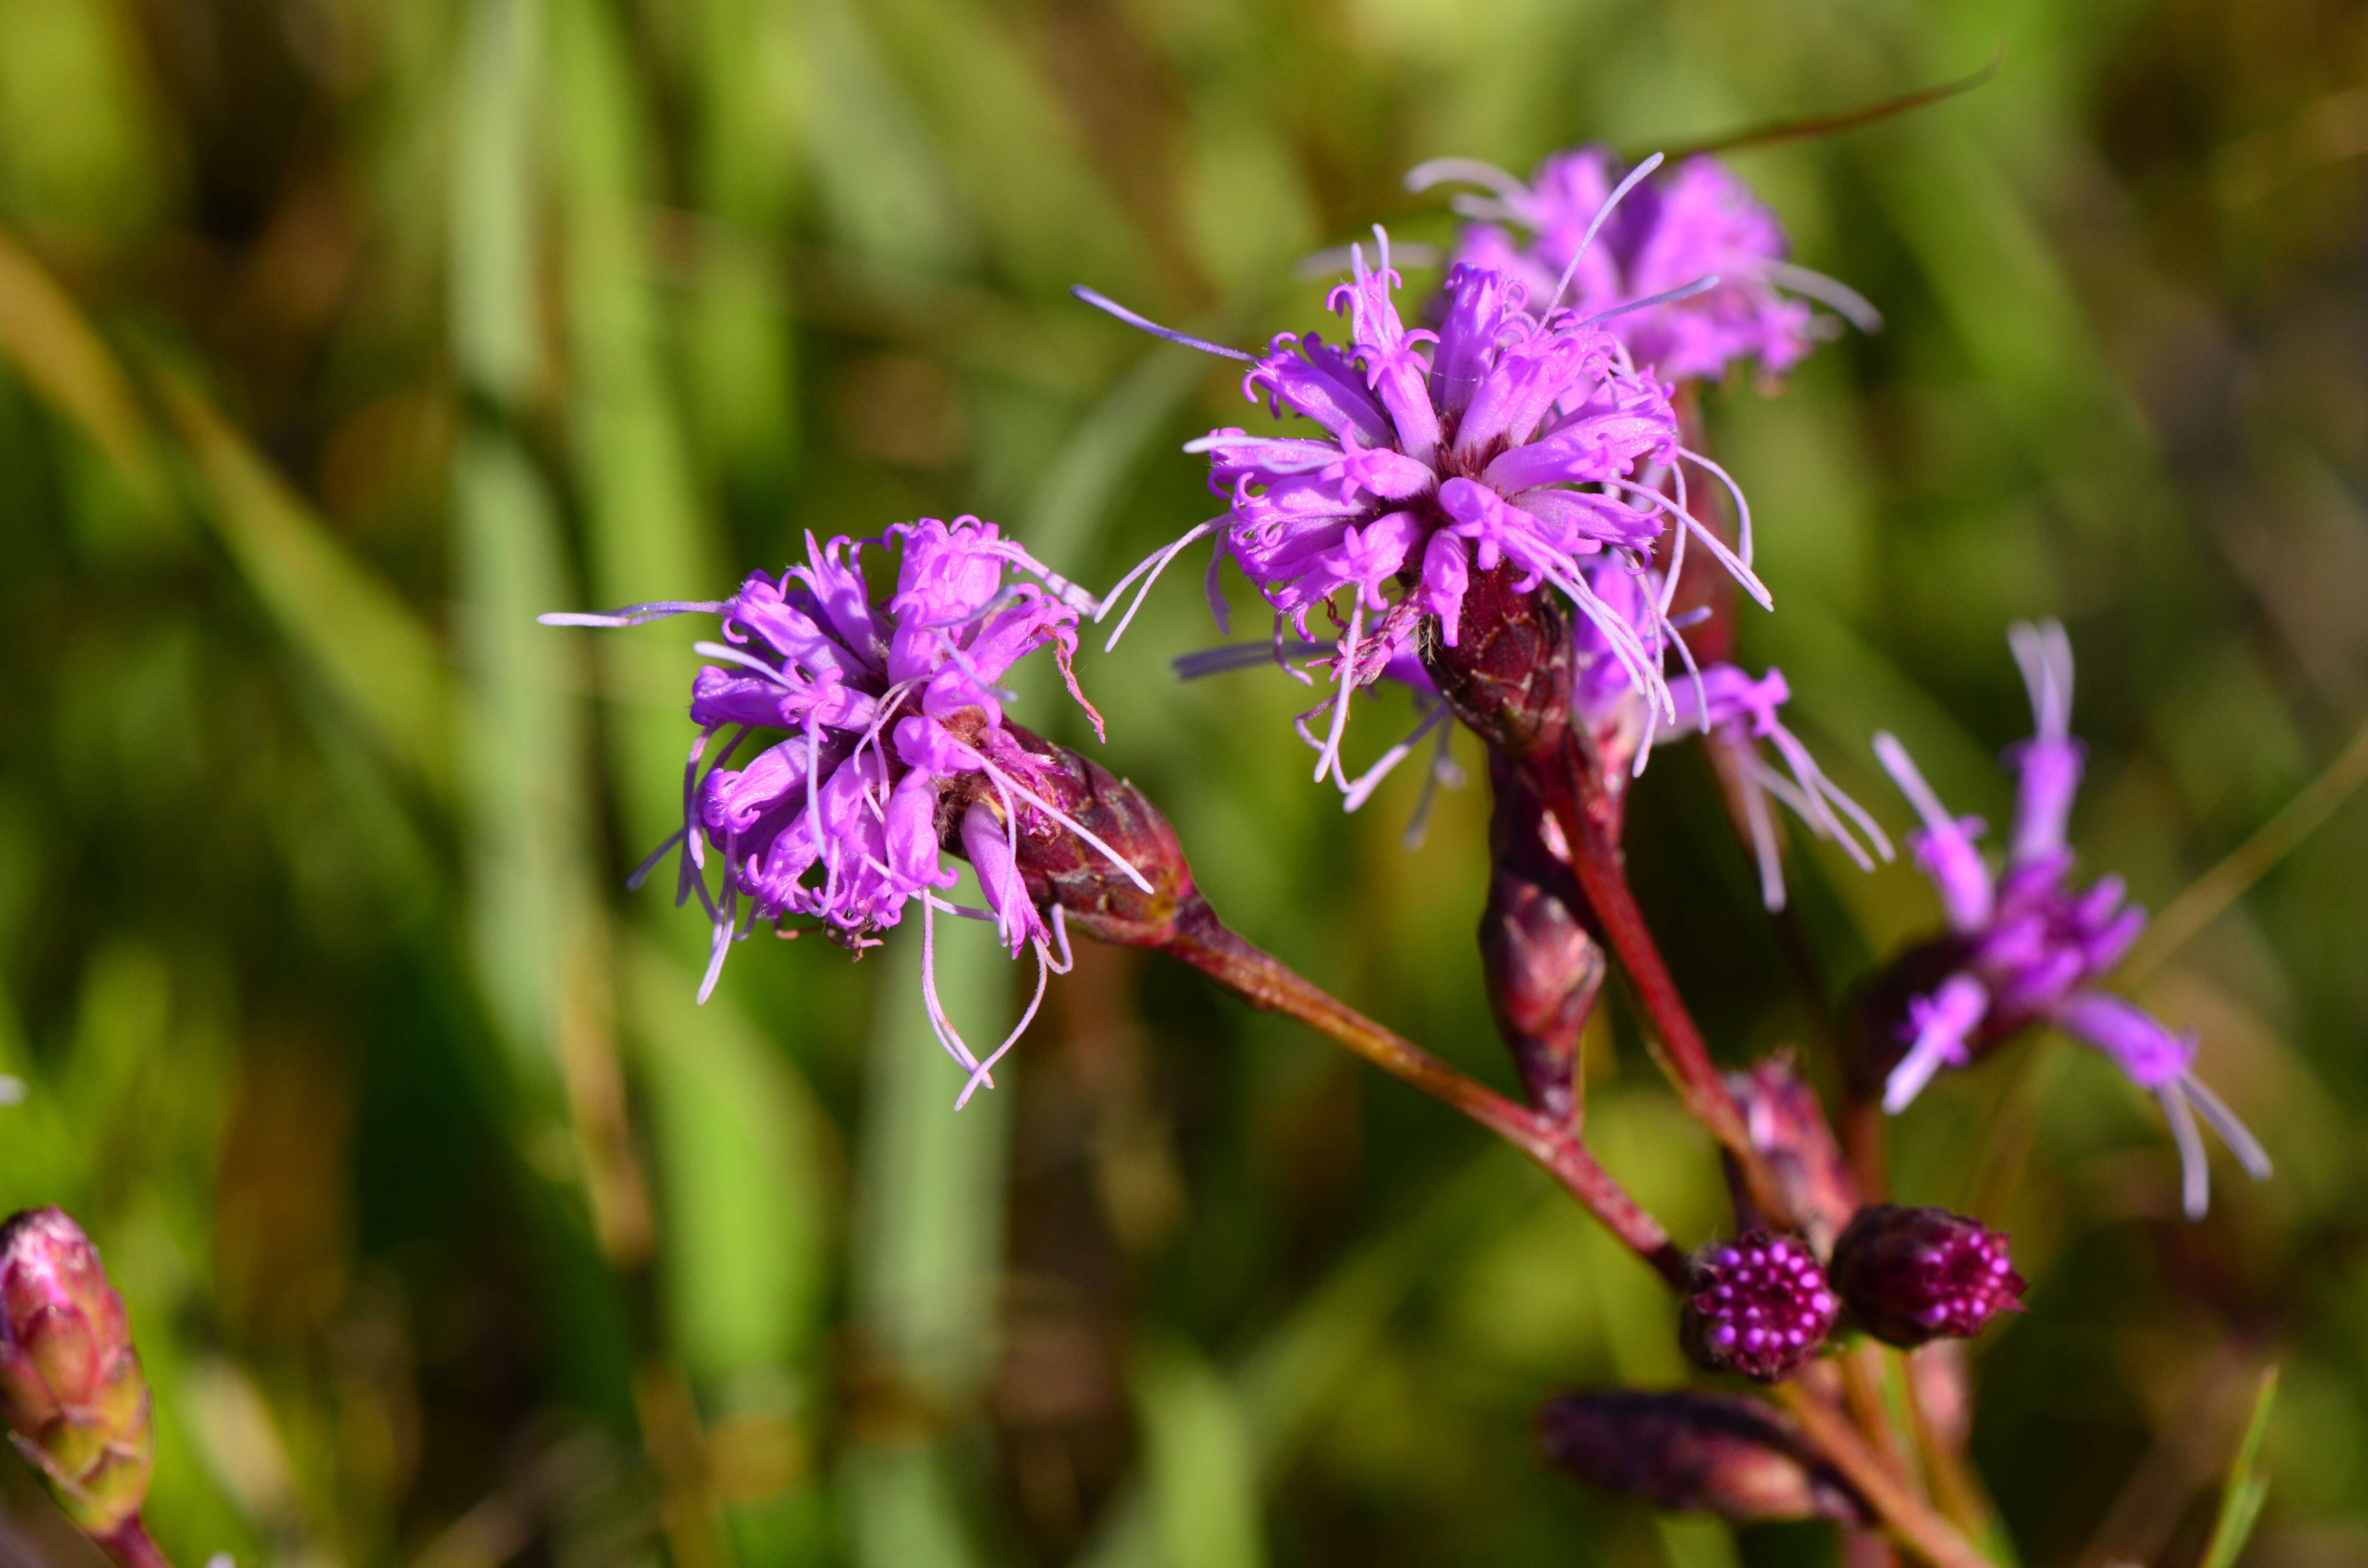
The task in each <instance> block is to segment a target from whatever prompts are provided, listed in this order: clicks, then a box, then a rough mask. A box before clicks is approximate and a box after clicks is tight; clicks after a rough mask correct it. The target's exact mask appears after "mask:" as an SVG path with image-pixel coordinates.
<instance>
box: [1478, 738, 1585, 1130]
mask: <svg viewBox="0 0 2368 1568" xmlns="http://www.w3.org/2000/svg"><path fill="white" fill-rule="evenodd" d="M1489 771H1490V775H1491V780H1492V782H1493V784H1494V786H1495V789H1496V797H1497V798H1496V811H1495V814H1494V817H1493V820H1492V821H1491V823H1490V825H1489V832H1488V841H1489V851H1490V854H1491V856H1492V857H1493V858H1494V860H1495V869H1494V870H1493V872H1492V873H1491V874H1490V878H1489V882H1488V903H1487V907H1486V909H1484V910H1483V911H1482V912H1481V915H1480V959H1481V965H1482V968H1483V970H1484V971H1485V972H1486V977H1487V983H1488V1006H1489V1010H1490V1011H1491V1012H1493V1013H1494V1014H1495V1015H1496V1017H1497V1031H1498V1032H1499V1033H1500V1034H1502V1035H1503V1036H1504V1037H1505V1043H1506V1045H1508V1047H1510V1048H1511V1050H1512V1052H1513V1062H1514V1064H1515V1065H1516V1066H1517V1067H1519V1068H1520V1074H1521V1083H1522V1085H1523V1086H1524V1087H1526V1088H1527V1089H1528V1090H1529V1095H1530V1103H1531V1105H1534V1106H1536V1107H1537V1108H1539V1109H1540V1110H1542V1111H1544V1112H1545V1113H1546V1114H1547V1115H1548V1116H1550V1117H1552V1118H1554V1119H1555V1120H1557V1121H1560V1120H1564V1119H1566V1118H1568V1116H1569V1115H1570V1111H1571V1106H1572V1103H1573V1099H1574V1096H1575V1095H1576V1092H1577V1071H1578V1040H1579V1035H1580V1033H1581V1032H1582V1031H1583V1030H1585V1028H1587V1019H1588V1014H1590V1013H1592V1012H1593V1011H1594V1010H1595V999H1596V996H1597V994H1599V993H1600V991H1601V990H1602V988H1603V971H1604V959H1603V949H1602V946H1601V944H1600V943H1599V942H1598V941H1597V940H1596V938H1595V937H1594V936H1593V934H1592V933H1590V932H1589V930H1588V926H1587V925H1586V923H1585V921H1584V919H1583V918H1582V914H1581V912H1582V910H1583V909H1584V908H1585V906H1586V900H1585V897H1584V895H1582V894H1581V892H1579V887H1578V879H1577V877H1576V876H1575V875H1573V873H1572V871H1571V869H1570V864H1569V858H1568V856H1567V854H1566V853H1560V852H1558V851H1559V850H1560V847H1561V845H1562V832H1561V830H1560V829H1559V828H1558V827H1556V826H1555V825H1554V819H1553V818H1552V817H1551V816H1549V815H1548V814H1547V813H1546V812H1545V811H1544V809H1543V807H1542V806H1541V805H1540V804H1539V803H1538V800H1537V796H1536V794H1535V793H1534V792H1533V791H1532V790H1531V789H1530V788H1529V786H1528V784H1527V783H1526V782H1525V781H1524V780H1523V778H1521V775H1520V770H1519V769H1518V768H1515V767H1510V766H1508V765H1507V764H1506V763H1504V762H1503V761H1502V760H1501V759H1499V760H1497V762H1495V763H1494V764H1493V765H1492V766H1491V767H1490V770H1489Z"/></svg>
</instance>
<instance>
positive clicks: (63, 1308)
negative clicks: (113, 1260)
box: [0, 1209, 155, 1555]
mask: <svg viewBox="0 0 2368 1568" xmlns="http://www.w3.org/2000/svg"><path fill="white" fill-rule="evenodd" d="M0 1411H5V1413H6V1417H7V1422H8V1430H9V1437H10V1440H11V1441H13V1442H14V1443H15V1444H16V1446H17V1452H18V1453H20V1454H22V1455H24V1456H25V1460H26V1461H27V1462H28V1463H29V1464H30V1465H32V1466H33V1468H34V1469H35V1470H37V1471H40V1473H41V1476H42V1479H44V1480H45V1481H47V1482H48V1483H49V1484H50V1491H51V1494H52V1495H54V1496H55V1497H56V1498H57V1500H58V1506H60V1507H61V1508H63V1509H64V1510H65V1513H66V1515H67V1517H70V1518H72V1519H73V1520H74V1523H75V1524H77V1525H79V1526H81V1527H82V1528H83V1529H84V1530H85V1531H87V1532H88V1533H89V1534H90V1535H91V1536H92V1537H94V1538H96V1539H97V1540H99V1541H100V1543H101V1544H102V1545H108V1547H109V1550H110V1551H117V1552H118V1554H119V1555H122V1554H123V1551H122V1549H121V1548H120V1547H119V1546H118V1545H116V1544H114V1541H113V1538H116V1537H118V1536H123V1537H125V1539H126V1540H127V1541H129V1540H130V1539H131V1537H132V1536H136V1535H137V1534H138V1532H139V1529H140V1525H139V1517H140V1505H141V1503H142V1501H143V1500H144V1499H145V1498H146V1496H147V1494H148V1471H149V1467H150V1464H151V1462H152V1461H153V1460H154V1450H155V1440H154V1434H153V1432H152V1430H151V1428H150V1426H149V1417H148V1383H147V1381H146V1380H145V1379H144V1378H142V1376H141V1375H140V1357H139V1353H138V1352H137V1351H136V1350H134V1349H133V1348H132V1345H131V1326H130V1324H129V1323H128V1322H127V1321H126V1319H125V1316H124V1312H123V1298H122V1297H120V1296H119V1295H117V1294H116V1293H115V1290H114V1288H113V1287H112V1286H110V1285H109V1284H108V1282H107V1271H106V1270H105V1268H103V1267H101V1266H100V1264H99V1260H98V1249H97V1248H96V1247H94V1246H92V1245H91V1244H90V1240H89V1238H88V1237H86V1236H85V1235H84V1234H83V1233H82V1227H80V1226H79V1225H76V1224H75V1223H74V1221H73V1219H72V1218H70V1217H69V1216H68V1215H67V1213H66V1211H65V1210H63V1209H29V1210H25V1211H24V1212H22V1213H19V1214H17V1215H14V1216H12V1217H11V1218H10V1219H9V1220H8V1221H7V1222H6V1225H5V1226H0ZM137 1544H139V1545H143V1546H144V1545H145V1538H144V1537H140V1538H139V1540H138V1542H137ZM149 1550H150V1551H153V1550H154V1549H153V1548H151V1549H149Z"/></svg>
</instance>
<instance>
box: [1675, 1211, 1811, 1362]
mask: <svg viewBox="0 0 2368 1568" xmlns="http://www.w3.org/2000/svg"><path fill="white" fill-rule="evenodd" d="M1840 1304H1841V1303H1840V1302H1839V1301H1837V1300H1836V1299H1835V1297H1834V1293H1833V1290H1831V1288H1830V1287H1828V1286H1827V1283H1826V1271H1825V1270H1824V1269H1822V1268H1819V1267H1817V1257H1816V1254H1815V1253H1813V1252H1811V1251H1810V1250H1809V1244H1807V1243H1806V1242H1804V1241H1803V1240H1801V1239H1800V1238H1799V1237H1798V1236H1780V1235H1777V1234H1774V1233H1771V1232H1768V1231H1753V1232H1751V1233H1748V1234H1747V1235H1744V1236H1740V1237H1738V1238H1736V1240H1734V1241H1731V1242H1713V1243H1712V1244H1710V1245H1708V1246H1706V1247H1704V1248H1702V1250H1701V1251H1700V1252H1697V1253H1696V1254H1694V1256H1693V1257H1692V1259H1691V1261H1690V1262H1689V1263H1688V1265H1687V1268H1686V1283H1685V1309H1684V1311H1683V1312H1682V1313H1681V1314H1680V1316H1679V1326H1678V1333H1679V1342H1680V1343H1681V1344H1683V1345H1684V1346H1685V1349H1686V1354H1687V1355H1689V1356H1691V1357H1692V1358H1693V1359H1694V1361H1695V1362H1696V1364H1698V1365H1700V1366H1703V1367H1707V1368H1709V1369H1712V1370H1713V1371H1725V1372H1740V1373H1742V1374H1743V1375H1744V1376H1745V1377H1747V1378H1753V1379H1756V1380H1758V1381H1760V1382H1763V1383H1772V1382H1775V1381H1778V1380H1779V1379H1782V1378H1783V1377H1784V1376H1786V1375H1787V1374H1789V1373H1791V1372H1792V1371H1793V1370H1794V1369H1797V1368H1798V1367H1800V1366H1801V1364H1802V1363H1803V1362H1804V1361H1807V1360H1808V1359H1809V1358H1811V1357H1813V1356H1815V1355H1816V1353H1817V1348H1818V1346H1822V1345H1823V1344H1825V1342H1826V1335H1827V1334H1828V1333H1830V1332H1831V1331H1832V1329H1833V1326H1834V1315H1835V1313H1836V1312H1838V1311H1839V1307H1840Z"/></svg>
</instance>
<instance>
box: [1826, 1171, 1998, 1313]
mask: <svg viewBox="0 0 2368 1568" xmlns="http://www.w3.org/2000/svg"><path fill="white" fill-rule="evenodd" d="M1834 1289H1835V1290H1836V1292H1837V1293H1838V1294H1839V1296H1840V1297H1841V1299H1842V1301H1843V1304H1844V1306H1845V1307H1846V1308H1847V1310H1848V1311H1849V1313H1850V1323H1851V1324H1853V1325H1854V1326H1856V1327H1859V1328H1862V1329H1864V1330H1866V1332H1867V1333H1869V1334H1871V1335H1874V1336H1875V1337H1876V1338H1877V1339H1880V1340H1882V1341H1883V1342H1884V1343H1885V1344H1887V1345H1896V1346H1902V1347H1904V1348H1911V1349H1912V1348H1913V1347H1915V1346H1918V1345H1921V1344H1923V1343H1924V1342H1925V1341H1927V1340H1930V1339H1935V1338H1939V1337H1941V1336H1942V1335H1948V1336H1950V1337H1953V1338H1958V1339H1970V1338H1971V1337H1973V1336H1974V1335H1976V1334H1979V1333H1980V1332H1981V1331H1982V1325H1983V1324H1987V1323H1988V1322H1989V1321H1990V1319H1991V1318H1993V1317H1995V1316H1997V1315H1998V1313H1999V1312H2021V1310H2022V1289H2023V1286H2022V1276H2021V1275H2020V1274H2017V1273H2016V1272H2015V1271H2014V1265H2013V1263H2012V1262H2011V1261H2009V1258H2008V1256H2007V1248H2006V1237H2004V1236H2003V1235H2001V1234H1999V1233H1998V1232H1996V1231H1993V1230H1990V1229H1988V1228H1987V1227H1985V1226H1984V1225H1983V1224H1981V1223H1980V1221H1975V1220H1968V1219H1966V1218H1965V1217H1964V1215H1962V1214H1952V1213H1950V1212H1949V1210H1946V1209H1930V1208H1923V1209H1907V1208H1902V1207H1901V1206H1900V1205H1898V1204H1896V1203H1878V1204H1876V1205H1874V1206H1873V1208H1870V1209H1861V1210H1859V1212H1858V1217H1857V1218H1856V1219H1854V1220H1852V1221H1850V1225H1849V1228H1848V1229H1846V1230H1844V1231H1843V1232H1842V1234H1841V1239H1840V1240H1839V1241H1838V1242H1836V1243H1835V1244H1834Z"/></svg>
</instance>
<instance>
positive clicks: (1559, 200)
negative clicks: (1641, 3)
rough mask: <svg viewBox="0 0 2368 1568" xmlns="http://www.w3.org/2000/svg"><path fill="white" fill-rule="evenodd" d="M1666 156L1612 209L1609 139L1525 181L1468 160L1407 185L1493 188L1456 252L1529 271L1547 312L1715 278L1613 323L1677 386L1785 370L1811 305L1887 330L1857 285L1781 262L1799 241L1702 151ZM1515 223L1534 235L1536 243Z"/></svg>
mask: <svg viewBox="0 0 2368 1568" xmlns="http://www.w3.org/2000/svg"><path fill="white" fill-rule="evenodd" d="M1658 163H1659V159H1658V158H1657V157H1656V158H1654V159H1650V160H1647V162H1646V163H1645V164H1643V165H1638V166H1637V168H1635V169H1633V170H1629V171H1626V173H1627V176H1628V178H1629V179H1632V180H1634V181H1635V183H1634V187H1633V191H1632V192H1631V194H1629V195H1628V196H1627V197H1626V199H1624V200H1622V201H1620V202H1619V203H1618V205H1617V207H1616V208H1614V209H1612V210H1610V212H1609V214H1608V216H1603V215H1604V214H1605V213H1606V208H1607V203H1609V202H1610V200H1611V197H1612V194H1613V192H1614V191H1615V190H1616V189H1618V188H1619V187H1620V186H1621V185H1622V170H1621V168H1620V166H1619V161H1618V159H1617V157H1616V156H1615V155H1614V154H1613V153H1611V150H1610V149H1608V148H1603V147H1582V148H1578V149H1577V150H1575V151H1572V152H1566V153H1555V154H1554V155H1553V156H1552V157H1550V158H1548V159H1546V160H1545V162H1543V164H1540V165H1538V170H1537V174H1536V176H1534V177H1533V178H1532V179H1531V181H1530V182H1529V183H1528V184H1526V185H1524V184H1522V183H1521V182H1520V180H1518V179H1515V178H1514V177H1513V176H1510V175H1508V174H1506V173H1505V172H1504V171H1503V170H1501V169H1497V168H1494V167H1492V166H1490V165H1486V164H1479V163H1474V162H1472V161H1470V160H1466V159H1461V158H1451V159H1441V160H1439V161H1438V162H1436V163H1431V164H1426V165H1422V166H1421V167H1420V168H1417V169H1416V170H1415V171H1414V172H1413V173H1411V174H1409V175H1408V176H1406V183H1407V184H1408V185H1409V186H1411V187H1414V188H1416V189H1421V188H1423V187H1426V186H1429V185H1432V184H1436V183H1440V182H1442V181H1448V180H1456V181H1465V182H1470V183H1474V184H1479V185H1483V186H1486V187H1489V189H1490V190H1491V191H1492V192H1493V194H1492V195H1490V196H1474V195H1466V196H1463V197H1461V198H1459V199H1457V201H1456V203H1455V205H1456V208H1457V210H1459V211H1462V212H1463V213H1464V214H1465V215H1466V216H1470V217H1475V218H1481V219H1484V220H1487V221H1486V222H1479V223H1475V224H1474V225H1472V226H1471V227H1469V228H1467V229H1465V230H1464V231H1463V235H1462V237H1461V238H1460V239H1459V240H1458V241H1457V243H1456V246H1455V250H1454V252H1453V256H1452V259H1453V260H1455V261H1457V262H1462V263H1464V264H1467V265H1471V266H1477V267H1488V268H1491V269H1493V270H1495V271H1497V272H1501V273H1503V274H1505V275H1506V276H1508V277H1510V278H1518V279H1520V281H1521V282H1522V283H1524V284H1526V285H1527V286H1528V290H1529V297H1530V299H1531V301H1535V302H1536V303H1538V304H1539V305H1540V306H1541V307H1542V308H1543V307H1551V306H1553V305H1555V304H1560V303H1568V304H1571V305H1574V306H1576V307H1577V310H1578V311H1579V312H1581V313H1583V314H1596V313H1600V312H1611V311H1613V310H1616V309H1618V308H1619V307H1621V306H1623V305H1633V304H1634V303H1635V302H1636V301H1649V300H1653V299H1655V298H1656V297H1657V296H1660V295H1664V294H1668V293H1671V292H1673V291H1677V290H1682V289H1684V288H1685V286H1686V285H1688V284H1690V283H1692V282H1693V281H1694V280H1695V279H1697V278H1703V277H1714V278H1716V279H1717V283H1716V284H1715V286H1713V287H1712V288H1709V289H1707V290H1702V292H1700V293H1697V294H1693V295H1691V296H1688V297H1685V298H1682V299H1676V300H1670V301H1667V302H1664V303H1658V304H1653V305H1649V306H1647V307H1645V308H1643V309H1638V310H1634V311H1631V312H1627V313H1625V314H1622V315H1619V316H1615V317H1611V319H1610V320H1609V321H1608V323H1607V324H1608V326H1609V327H1610V329H1611V331H1612V332H1613V333H1614V334H1616V335H1618V336H1619V337H1620V339H1621V341H1622V342H1623V343H1624V344H1626V345H1627V347H1628V350H1629V352H1630V354H1632V355H1633V356H1634V358H1635V360H1636V363H1638V364H1639V365H1643V366H1645V367H1648V368H1649V369H1652V370H1653V371H1654V372H1655V373H1656V374H1658V375H1660V376H1662V377H1665V378H1667V379H1668V380H1669V381H1686V380H1690V379H1693V378H1697V377H1699V378H1701V379H1703V380H1707V381H1715V380H1717V379H1718V378H1719V377H1721V376H1723V375H1725V373H1726V369H1727V367H1728V366H1729V365H1730V364H1732V363H1733V362H1734V361H1736V360H1737V359H1746V358H1748V359H1756V360H1758V361H1759V365H1760V368H1761V369H1763V370H1765V371H1766V372H1768V373H1769V374H1770V375H1781V374H1782V373H1783V372H1784V371H1786V370H1788V369H1792V368H1793V365H1795V364H1797V363H1798V362H1799V361H1800V360H1801V359H1802V358H1803V357H1804V356H1805V355H1806V354H1807V353H1808V351H1809V347H1810V346H1811V344H1813V343H1814V342H1815V341H1816V339H1817V338H1818V337H1819V336H1820V335H1823V334H1822V333H1821V331H1820V324H1819V320H1818V318H1817V317H1816V315H1815V314H1814V313H1813V312H1811V310H1810V308H1809V305H1808V303H1807V301H1808V300H1816V301H1820V302H1822V303H1825V304H1827V305H1830V306H1832V307H1833V308H1834V309H1836V310H1838V311H1839V312H1841V313H1842V314H1843V315H1845V316H1848V317H1849V318H1850V320H1851V321H1853V322H1855V323H1857V324H1859V325H1860V326H1861V327H1862V328H1867V329H1870V330H1871V329H1872V328H1873V327H1875V326H1877V325H1880V324H1881V318H1880V317H1879V316H1877V315H1876V313H1875V312H1874V309H1873V306H1871V305H1869V304H1868V303H1867V302H1866V301H1864V300H1862V299H1861V298H1860V297H1859V296H1858V295H1857V294H1856V293H1854V292H1852V291H1851V290H1849V289H1847V288H1844V287H1843V286H1842V285H1841V284H1839V283H1837V282H1835V281H1834V280H1833V279H1832V278H1827V277H1825V276H1823V275H1822V274H1819V273H1815V272H1811V271H1809V270H1808V269H1807V268H1805V267H1795V266H1793V264H1792V263H1791V262H1790V261H1788V260H1786V259H1785V257H1786V255H1787V252H1788V249H1789V247H1788V246H1787V244H1786V242H1785V239H1784V231H1783V229H1782V226H1781V225H1780V224H1779V223H1778V222H1776V215H1775V214H1774V213H1772V212H1770V210H1768V208H1767V207H1766V206H1765V205H1763V204H1762V203H1761V202H1760V201H1759V199H1757V198H1756V197H1754V196H1753V195H1752V194H1751V191H1750V188H1749V187H1747V186H1746V185H1745V184H1744V183H1743V182H1742V181H1741V180H1739V179H1737V178H1736V176H1735V175H1734V173H1733V172H1732V171H1730V170H1729V169H1728V168H1727V167H1726V165H1724V164H1721V163H1719V162H1718V161H1717V160H1716V159H1713V158H1710V157H1706V156H1700V155H1697V156H1694V157H1691V158H1688V159H1686V160H1685V161H1684V162H1682V163H1679V164H1678V165H1675V166H1674V167H1671V168H1667V169H1662V168H1658V167H1656V165H1658ZM1637 176H1647V177H1643V178H1641V179H1640V178H1637ZM1599 222H1600V232H1598V226H1599ZM1508 224H1509V225H1513V226H1515V227H1518V228H1519V229H1521V230H1526V231H1527V233H1528V237H1527V239H1526V240H1524V239H1521V238H1519V237H1517V236H1516V235H1515V233H1512V232H1511V231H1510V230H1509V229H1508V228H1507V227H1505V226H1504V225H1508ZM1590 234H1591V235H1592V237H1593V241H1594V243H1592V244H1589V243H1588V242H1589V238H1590ZM1780 290H1789V292H1784V291H1780ZM1794 295H1800V296H1805V298H1795V297H1793V296H1794Z"/></svg>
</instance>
